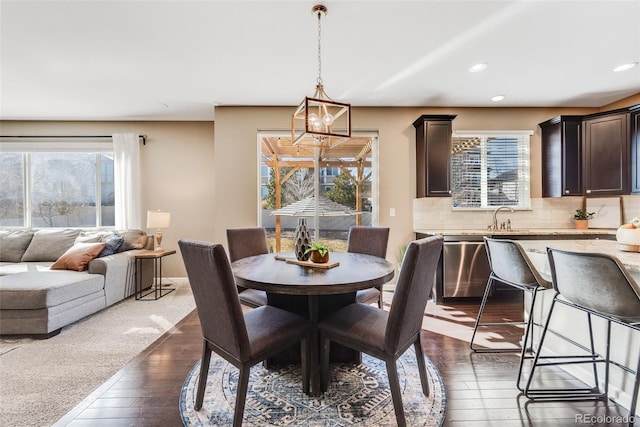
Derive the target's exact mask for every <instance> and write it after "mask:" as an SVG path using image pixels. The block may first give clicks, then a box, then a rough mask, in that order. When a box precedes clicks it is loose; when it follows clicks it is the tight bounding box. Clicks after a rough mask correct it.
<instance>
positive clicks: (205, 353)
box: [194, 340, 211, 411]
mask: <svg viewBox="0 0 640 427" xmlns="http://www.w3.org/2000/svg"><path fill="white" fill-rule="evenodd" d="M210 363H211V350H210V349H209V346H208V345H207V342H206V341H204V340H203V342H202V360H201V361H200V376H199V377H198V391H197V393H196V404H195V405H194V409H195V410H196V411H199V410H200V409H201V408H202V402H203V401H204V390H205V388H206V387H207V377H208V375H209V364H210Z"/></svg>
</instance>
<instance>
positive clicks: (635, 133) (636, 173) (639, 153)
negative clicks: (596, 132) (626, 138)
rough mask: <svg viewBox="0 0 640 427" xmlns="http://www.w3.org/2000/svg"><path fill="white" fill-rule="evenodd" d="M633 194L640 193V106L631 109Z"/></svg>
mask: <svg viewBox="0 0 640 427" xmlns="http://www.w3.org/2000/svg"><path fill="white" fill-rule="evenodd" d="M630 111H631V115H630V116H629V118H630V128H631V192H632V193H640V105H636V106H635V107H633V108H631V109H630Z"/></svg>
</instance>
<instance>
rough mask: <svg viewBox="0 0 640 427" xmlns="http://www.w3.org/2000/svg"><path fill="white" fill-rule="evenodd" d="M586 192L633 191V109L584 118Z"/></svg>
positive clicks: (600, 193) (616, 192) (611, 192)
mask: <svg viewBox="0 0 640 427" xmlns="http://www.w3.org/2000/svg"><path fill="white" fill-rule="evenodd" d="M583 123H584V128H583V129H584V145H583V155H584V162H583V171H582V176H583V180H584V194H585V195H586V196H606V195H618V194H629V193H630V187H631V185H630V184H631V172H630V169H631V168H630V167H629V166H630V158H629V157H630V154H631V150H630V141H629V136H630V134H629V113H628V112H615V113H603V114H598V115H591V116H588V118H585V120H584V122H583Z"/></svg>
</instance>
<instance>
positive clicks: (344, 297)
mask: <svg viewBox="0 0 640 427" xmlns="http://www.w3.org/2000/svg"><path fill="white" fill-rule="evenodd" d="M296 261H297V260H296V259H295V256H294V255H293V254H292V253H286V254H264V255H257V256H252V257H247V258H241V259H239V260H236V261H234V262H233V263H231V269H232V271H233V275H234V277H235V279H236V284H238V285H239V286H242V287H245V288H252V289H260V290H263V291H266V292H267V300H268V302H269V305H274V306H276V307H279V308H283V309H285V310H289V311H293V312H296V313H298V314H300V315H303V316H308V318H309V320H310V321H311V323H312V324H313V325H314V326H315V325H317V323H318V321H319V320H321V319H322V318H323V317H324V316H326V315H328V314H330V313H331V312H334V311H336V310H339V309H340V308H341V307H344V306H345V305H348V304H351V303H354V302H355V301H356V299H355V295H356V291H358V290H360V289H367V288H371V287H375V286H380V285H383V284H385V283H387V282H388V281H390V280H391V279H392V278H393V276H394V266H393V264H391V263H390V262H389V261H387V260H386V259H384V258H379V257H375V256H371V255H365V254H358V253H352V252H331V255H330V259H329V263H328V264H327V265H312V264H311V263H308V264H309V265H298V264H296V263H295V262H296ZM335 264H337V265H335ZM332 265H335V266H332ZM381 297H382V296H381ZM314 335H315V337H314V339H313V340H312V342H311V343H310V345H309V346H308V349H309V351H310V357H311V362H310V365H311V378H310V380H311V395H313V396H319V395H320V393H321V391H320V384H319V372H320V370H319V368H320V365H319V338H318V334H317V330H316V328H315V327H314ZM332 347H333V346H332ZM332 351H333V348H332ZM357 355H358V358H359V354H357Z"/></svg>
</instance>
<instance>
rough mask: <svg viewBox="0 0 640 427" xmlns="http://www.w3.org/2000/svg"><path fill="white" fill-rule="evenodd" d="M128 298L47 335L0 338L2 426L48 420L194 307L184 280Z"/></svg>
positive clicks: (49, 422)
mask: <svg viewBox="0 0 640 427" xmlns="http://www.w3.org/2000/svg"><path fill="white" fill-rule="evenodd" d="M172 280H173V282H174V283H175V287H176V291H174V292H171V293H170V294H168V295H166V296H164V297H162V298H160V299H159V300H157V301H136V300H135V299H134V298H133V297H130V298H128V299H127V300H125V301H122V302H120V303H118V304H116V305H114V306H111V307H109V308H107V309H105V310H103V311H101V312H99V313H96V314H94V315H92V316H90V317H87V318H85V319H83V320H81V321H79V322H76V323H74V324H72V325H70V326H67V327H65V328H63V329H62V332H61V333H60V334H59V335H57V336H55V337H53V338H49V339H48V340H31V339H0V426H29V427H33V426H50V425H52V424H54V423H55V422H56V421H57V420H58V419H59V418H60V417H62V416H63V415H64V414H66V413H67V412H68V411H70V410H71V409H73V408H74V407H75V406H76V405H77V404H78V403H79V402H81V401H82V399H84V398H85V397H86V396H87V395H89V394H90V393H91V392H92V391H93V390H95V389H96V388H97V387H98V386H100V385H101V384H102V383H104V382H105V381H106V380H108V379H109V378H110V377H111V376H113V375H114V374H115V373H116V372H117V371H118V370H119V369H120V368H122V367H123V366H124V365H125V364H126V363H127V362H129V361H130V360H131V359H133V358H134V357H135V356H136V355H138V354H139V353H140V352H141V351H142V350H144V349H145V348H146V347H147V346H149V345H150V344H151V343H153V342H154V341H155V340H156V339H157V338H159V337H160V336H161V335H162V334H163V333H165V332H166V331H168V330H170V329H171V328H172V327H173V325H175V324H176V323H177V322H178V321H180V320H181V319H182V318H184V317H185V316H186V315H187V314H188V313H190V312H191V311H192V310H193V309H194V308H195V303H194V301H193V296H192V295H191V288H190V287H189V285H188V283H187V282H186V280H176V279H172Z"/></svg>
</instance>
